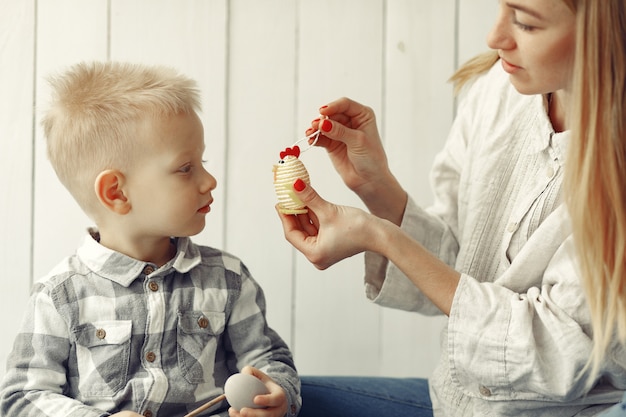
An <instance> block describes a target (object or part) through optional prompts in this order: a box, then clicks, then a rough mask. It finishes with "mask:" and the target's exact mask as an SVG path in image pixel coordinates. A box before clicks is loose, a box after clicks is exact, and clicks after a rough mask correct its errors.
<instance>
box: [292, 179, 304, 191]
mask: <svg viewBox="0 0 626 417" xmlns="http://www.w3.org/2000/svg"><path fill="white" fill-rule="evenodd" d="M305 188H306V183H305V182H304V181H302V180H301V179H300V178H298V179H297V180H296V182H294V183H293V189H294V190H296V191H302V190H304V189H305Z"/></svg>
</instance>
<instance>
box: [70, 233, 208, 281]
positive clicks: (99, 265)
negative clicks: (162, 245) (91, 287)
mask: <svg viewBox="0 0 626 417" xmlns="http://www.w3.org/2000/svg"><path fill="white" fill-rule="evenodd" d="M173 242H174V243H175V244H176V255H174V257H173V258H172V259H171V260H170V261H169V262H168V263H166V264H165V265H163V266H162V267H160V268H156V265H154V264H152V263H150V262H144V261H140V260H137V259H134V258H131V257H130V256H127V255H124V254H123V253H120V252H117V251H114V250H112V249H109V248H107V247H105V246H103V245H101V244H100V243H99V242H98V233H97V230H95V229H90V230H89V233H88V234H87V236H85V239H84V241H83V244H82V245H81V246H80V247H79V248H78V250H77V252H76V254H77V256H78V258H79V259H80V261H81V262H83V263H84V264H85V265H86V266H87V267H88V268H89V269H90V270H91V271H92V272H93V273H95V274H97V275H99V276H101V277H103V278H106V279H109V280H111V281H113V282H116V283H118V284H120V285H123V286H125V287H128V286H129V285H130V284H131V283H132V282H133V281H134V280H136V279H137V278H139V277H140V276H142V275H143V274H144V270H146V267H148V266H150V267H152V268H153V272H151V273H150V274H148V275H149V276H151V277H155V276H164V275H167V274H169V273H171V272H172V270H175V271H177V272H180V273H186V272H189V271H190V270H191V269H192V268H193V267H195V266H196V265H198V264H199V263H200V261H201V256H200V250H199V249H198V247H197V246H196V245H194V244H193V243H192V242H191V239H189V238H188V237H180V238H175V239H173Z"/></svg>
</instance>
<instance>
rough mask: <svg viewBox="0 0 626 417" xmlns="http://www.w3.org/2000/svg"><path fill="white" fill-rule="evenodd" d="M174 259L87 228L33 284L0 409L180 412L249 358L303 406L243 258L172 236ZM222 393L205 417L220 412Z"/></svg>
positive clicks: (22, 414) (219, 387) (71, 413)
mask: <svg viewBox="0 0 626 417" xmlns="http://www.w3.org/2000/svg"><path fill="white" fill-rule="evenodd" d="M176 244H177V247H178V252H177V254H176V256H175V257H174V259H172V260H171V261H170V262H169V263H167V264H166V265H164V266H162V267H161V268H157V267H156V265H153V264H150V263H146V262H141V261H137V260H136V259H132V258H129V257H127V256H125V255H122V254H120V253H118V252H115V251H112V250H110V249H107V248H105V247H103V246H101V245H100V244H99V243H98V242H97V241H96V240H95V239H94V238H93V237H91V236H87V237H86V239H85V242H84V244H83V245H82V246H81V247H80V248H79V249H78V250H77V253H76V255H74V256H71V257H68V258H67V259H65V260H64V261H63V262H62V263H61V264H59V265H58V266H57V267H56V268H55V269H54V270H53V271H52V272H50V273H49V274H48V275H47V276H46V277H44V278H43V279H42V280H41V281H39V282H38V283H37V284H36V285H35V287H34V289H33V294H32V296H31V298H30V301H29V304H28V307H27V312H26V316H25V318H24V322H23V324H22V326H21V330H20V332H19V334H18V336H17V338H16V340H15V345H14V349H13V352H12V353H11V355H10V357H9V360H8V366H7V374H6V376H5V378H4V380H3V382H2V386H1V392H0V395H1V397H0V399H1V403H0V415H2V416H11V417H26V416H38V417H41V416H54V417H60V416H63V417H78V416H80V417H92V416H93V417H101V416H108V415H110V414H113V413H116V412H118V411H121V410H132V411H135V412H137V413H141V414H143V415H146V416H153V417H157V416H164V417H181V416H183V415H185V414H186V413H188V412H189V411H191V410H193V409H194V408H196V407H198V406H199V405H201V404H203V403H204V402H206V401H208V400H210V399H212V398H214V397H216V396H218V395H220V394H222V393H223V386H224V382H225V381H226V379H227V378H228V377H229V376H230V375H231V374H233V373H236V372H238V371H239V370H240V369H241V368H242V367H243V366H245V365H252V366H255V367H257V368H260V369H261V370H263V371H264V372H266V373H267V374H269V375H270V376H271V377H272V378H273V379H274V380H275V381H276V382H277V383H278V384H279V385H281V386H282V387H283V389H284V390H285V392H286V394H287V399H288V409H289V413H290V414H291V415H295V414H296V413H297V412H298V411H299V409H300V404H301V400H300V395H299V391H300V381H299V378H298V376H297V374H296V370H295V366H294V363H293V359H292V355H291V353H290V351H289V349H288V347H287V345H286V344H285V342H284V341H283V340H282V339H281V338H280V337H279V336H278V334H276V332H274V331H273V330H272V329H270V328H269V327H268V324H267V321H266V317H265V298H264V295H263V291H262V289H261V288H260V287H259V285H258V284H257V283H256V282H255V281H254V279H253V278H252V277H251V276H250V274H249V272H248V270H247V269H246V267H245V266H244V265H243V264H242V262H241V261H240V260H239V259H237V258H236V257H233V256H231V255H229V254H227V253H224V252H222V251H219V250H216V249H212V248H208V247H202V246H198V245H195V244H194V243H192V241H191V240H190V239H189V238H178V239H176ZM227 409H228V404H227V403H226V402H222V403H221V404H218V405H217V406H215V407H214V408H212V409H210V410H208V411H207V412H206V413H205V414H203V415H207V416H209V415H219V416H227V415H228V413H227Z"/></svg>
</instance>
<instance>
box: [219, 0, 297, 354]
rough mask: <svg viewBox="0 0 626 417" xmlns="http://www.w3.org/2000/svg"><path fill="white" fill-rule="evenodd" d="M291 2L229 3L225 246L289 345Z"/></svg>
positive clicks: (293, 42)
mask: <svg viewBox="0 0 626 417" xmlns="http://www.w3.org/2000/svg"><path fill="white" fill-rule="evenodd" d="M295 6H296V2H294V1H293V0H264V1H249V0H232V1H230V31H229V33H230V37H229V68H228V69H229V72H228V74H229V75H228V76H229V79H228V127H227V134H228V167H227V175H226V178H225V179H224V181H222V184H223V185H222V187H223V188H225V189H226V193H227V206H226V213H225V215H226V221H227V226H226V230H227V236H226V248H227V250H229V251H230V252H233V253H235V254H236V255H238V256H240V257H241V258H242V259H243V260H244V262H245V264H246V265H247V266H248V268H249V269H250V272H251V273H252V276H254V277H255V279H256V280H257V281H258V282H259V283H260V284H261V286H262V287H263V289H264V290H265V295H266V299H267V306H268V320H269V324H270V326H271V327H272V328H274V329H275V330H276V331H277V332H278V333H279V334H280V335H281V336H282V337H283V339H285V341H286V342H287V343H288V344H290V345H292V336H291V329H292V317H291V315H292V302H293V300H292V298H293V297H292V271H293V267H292V258H291V252H290V247H289V245H288V244H287V242H286V241H285V240H284V238H283V233H282V229H281V227H280V222H279V220H278V216H277V214H276V211H275V210H274V205H275V204H276V197H275V195H274V188H273V182H272V181H273V174H272V166H273V165H274V163H276V161H278V159H279V152H280V151H281V150H282V149H284V148H285V147H286V146H289V145H291V143H292V141H293V138H294V129H293V105H294V100H295V99H294V96H295V93H294V84H295V70H294V66H295V59H294V56H295V45H296V37H295V23H294V22H295V19H294V16H295V10H296V9H295Z"/></svg>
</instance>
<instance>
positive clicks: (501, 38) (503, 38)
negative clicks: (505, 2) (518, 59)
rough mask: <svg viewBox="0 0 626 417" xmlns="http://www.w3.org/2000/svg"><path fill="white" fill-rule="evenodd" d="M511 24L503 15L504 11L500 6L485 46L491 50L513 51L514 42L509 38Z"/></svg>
mask: <svg viewBox="0 0 626 417" xmlns="http://www.w3.org/2000/svg"><path fill="white" fill-rule="evenodd" d="M511 24H512V23H511V22H510V19H509V18H508V16H506V15H505V11H504V10H503V8H502V6H501V7H500V11H499V12H498V17H497V18H496V21H495V22H494V24H493V27H492V28H491V30H490V31H489V34H488V35H487V46H489V48H491V49H504V50H508V49H513V48H514V47H515V40H514V39H513V37H512V36H511V29H512V28H511Z"/></svg>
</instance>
